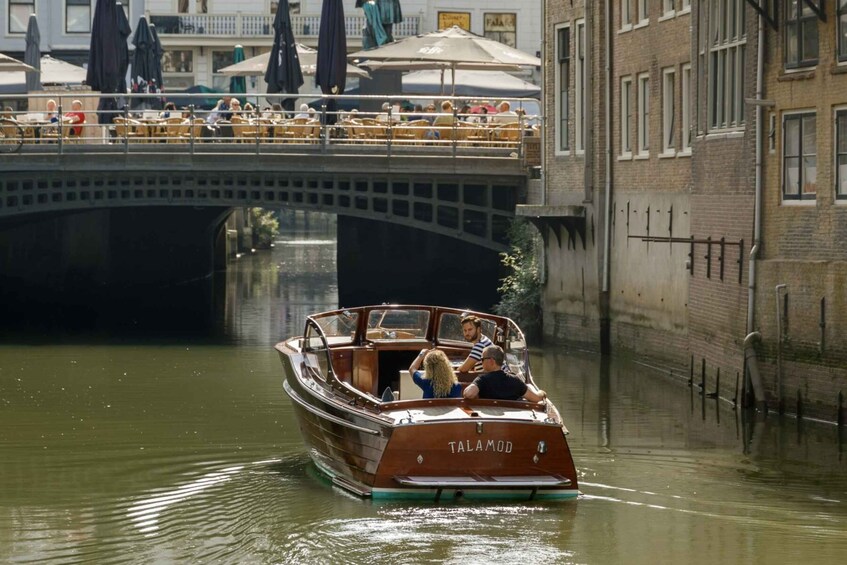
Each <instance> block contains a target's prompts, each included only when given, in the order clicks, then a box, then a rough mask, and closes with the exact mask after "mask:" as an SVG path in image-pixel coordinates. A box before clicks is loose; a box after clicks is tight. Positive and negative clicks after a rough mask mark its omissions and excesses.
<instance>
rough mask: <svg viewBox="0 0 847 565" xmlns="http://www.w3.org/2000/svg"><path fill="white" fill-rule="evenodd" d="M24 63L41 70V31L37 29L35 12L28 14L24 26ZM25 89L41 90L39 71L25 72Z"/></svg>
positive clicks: (30, 90)
mask: <svg viewBox="0 0 847 565" xmlns="http://www.w3.org/2000/svg"><path fill="white" fill-rule="evenodd" d="M24 63H26V64H27V65H29V66H30V67H32V68H34V69H37V70H38V71H40V70H41V33H40V32H39V31H38V19H37V18H36V17H35V14H30V15H29V23H28V24H27V26H26V51H25V52H24ZM26 90H27V92H32V91H34V90H41V77H40V72H30V73H27V74H26Z"/></svg>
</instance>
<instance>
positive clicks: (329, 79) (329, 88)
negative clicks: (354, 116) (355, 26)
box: [315, 0, 347, 124]
mask: <svg viewBox="0 0 847 565" xmlns="http://www.w3.org/2000/svg"><path fill="white" fill-rule="evenodd" d="M346 82H347V32H346V30H345V28H344V6H343V5H342V4H341V0H323V7H322V9H321V27H320V30H319V32H318V65H317V71H316V73H315V85H316V86H319V87H320V89H321V92H323V93H324V94H344V85H345V83H346ZM327 110H328V111H329V112H330V114H329V117H328V120H327V121H328V122H329V123H330V124H333V123H335V122H336V116H335V112H336V102H335V100H334V99H332V100H328V101H327Z"/></svg>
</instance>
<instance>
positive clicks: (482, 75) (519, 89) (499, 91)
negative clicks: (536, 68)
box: [403, 69, 541, 111]
mask: <svg viewBox="0 0 847 565" xmlns="http://www.w3.org/2000/svg"><path fill="white" fill-rule="evenodd" d="M448 78H449V77H448ZM443 81H444V75H443V74H442V73H441V71H438V70H434V69H433V70H425V71H415V72H413V73H409V74H407V75H404V76H403V94H417V95H420V96H438V95H439V94H443V93H444V88H445V87H447V88H450V89H451V90H452V91H453V94H454V95H455V96H467V97H482V96H484V97H491V98H524V97H527V98H533V97H534V98H538V97H539V96H540V95H541V87H540V86H537V85H535V84H532V83H531V82H527V81H525V80H521V79H519V78H518V77H515V76H512V75H510V74H508V73H504V72H503V71H466V70H458V71H456V73H455V81H456V82H455V84H450V83H449V82H448V83H444V82H443ZM495 111H496V110H495Z"/></svg>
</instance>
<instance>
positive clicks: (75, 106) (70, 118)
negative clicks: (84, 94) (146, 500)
mask: <svg viewBox="0 0 847 565" xmlns="http://www.w3.org/2000/svg"><path fill="white" fill-rule="evenodd" d="M64 119H65V121H66V122H67V123H69V124H72V127H71V129H70V134H71V136H72V137H79V136H80V135H81V134H82V124H84V123H85V112H83V111H82V102H80V101H79V100H74V101H73V102H71V111H70V112H68V113H67V114H65V118H64Z"/></svg>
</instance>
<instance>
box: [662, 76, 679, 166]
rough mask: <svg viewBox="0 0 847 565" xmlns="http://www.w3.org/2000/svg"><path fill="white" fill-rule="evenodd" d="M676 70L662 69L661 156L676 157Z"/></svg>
mask: <svg viewBox="0 0 847 565" xmlns="http://www.w3.org/2000/svg"><path fill="white" fill-rule="evenodd" d="M676 147H677V138H676V69H674V68H673V67H667V68H665V69H662V155H664V156H670V155H676Z"/></svg>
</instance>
